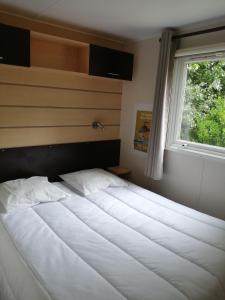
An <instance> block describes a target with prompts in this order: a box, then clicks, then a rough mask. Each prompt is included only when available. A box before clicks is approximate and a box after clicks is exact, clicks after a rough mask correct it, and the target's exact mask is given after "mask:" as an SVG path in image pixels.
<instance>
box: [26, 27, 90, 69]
mask: <svg viewBox="0 0 225 300" xmlns="http://www.w3.org/2000/svg"><path fill="white" fill-rule="evenodd" d="M30 49H31V53H30V54H31V57H30V59H31V66H35V67H42V68H50V69H57V70H65V71H73V72H79V73H85V74H88V69H89V44H85V43H80V42H76V41H73V40H69V39H64V38H60V37H56V36H52V35H47V34H42V33H37V32H31V41H30Z"/></svg>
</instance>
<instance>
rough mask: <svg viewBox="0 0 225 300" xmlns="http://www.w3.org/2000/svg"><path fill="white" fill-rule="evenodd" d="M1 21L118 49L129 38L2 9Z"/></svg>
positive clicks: (122, 46)
mask: <svg viewBox="0 0 225 300" xmlns="http://www.w3.org/2000/svg"><path fill="white" fill-rule="evenodd" d="M0 22H1V23H4V24H8V25H12V26H17V27H21V28H25V29H29V30H32V31H36V32H40V33H44V34H50V35H55V36H58V37H62V38H67V39H71V40H75V41H80V42H83V43H91V44H96V45H99V46H103V47H109V48H115V49H118V50H123V49H124V47H125V43H127V40H121V39H118V38H117V37H109V36H103V35H102V34H101V35H100V34H98V33H96V32H94V33H91V32H85V31H84V30H83V29H80V28H69V27H65V26H61V25H60V24H53V23H52V24H51V23H47V22H43V21H39V20H33V19H32V18H28V17H23V16H19V15H16V14H13V13H9V12H6V11H3V10H1V11H0Z"/></svg>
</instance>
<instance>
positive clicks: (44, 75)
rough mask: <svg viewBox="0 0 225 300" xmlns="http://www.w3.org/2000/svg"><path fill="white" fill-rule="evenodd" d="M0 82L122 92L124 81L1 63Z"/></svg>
mask: <svg viewBox="0 0 225 300" xmlns="http://www.w3.org/2000/svg"><path fill="white" fill-rule="evenodd" d="M0 82H1V83H11V84H21V85H30V86H42V87H54V88H61V89H63V88H64V89H74V90H84V91H101V92H108V93H119V94H121V93H122V81H121V80H116V79H108V78H102V77H97V76H96V77H95V76H89V75H86V74H82V73H79V74H77V73H73V72H69V71H61V70H60V71H59V70H51V69H44V68H38V67H31V68H23V67H16V66H9V65H0Z"/></svg>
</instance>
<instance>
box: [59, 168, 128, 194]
mask: <svg viewBox="0 0 225 300" xmlns="http://www.w3.org/2000/svg"><path fill="white" fill-rule="evenodd" d="M59 177H60V178H62V179H63V180H64V181H65V182H66V183H68V184H69V185H70V186H72V187H73V188H75V189H76V190H78V191H79V192H80V193H81V194H82V195H84V196H87V195H89V194H91V193H95V192H98V191H100V190H102V189H106V188H107V187H109V186H114V187H119V186H128V184H127V183H126V182H125V181H124V180H122V179H121V178H119V177H117V176H115V175H113V174H111V173H109V172H106V171H104V170H102V169H89V170H82V171H78V172H73V173H68V174H64V175H60V176H59Z"/></svg>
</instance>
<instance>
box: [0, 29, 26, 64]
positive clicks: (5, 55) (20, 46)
mask: <svg viewBox="0 0 225 300" xmlns="http://www.w3.org/2000/svg"><path fill="white" fill-rule="evenodd" d="M0 63H1V64H8V65H18V66H25V67H29V66H30V31H29V30H25V29H21V28H17V27H13V26H8V25H4V24H0Z"/></svg>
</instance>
